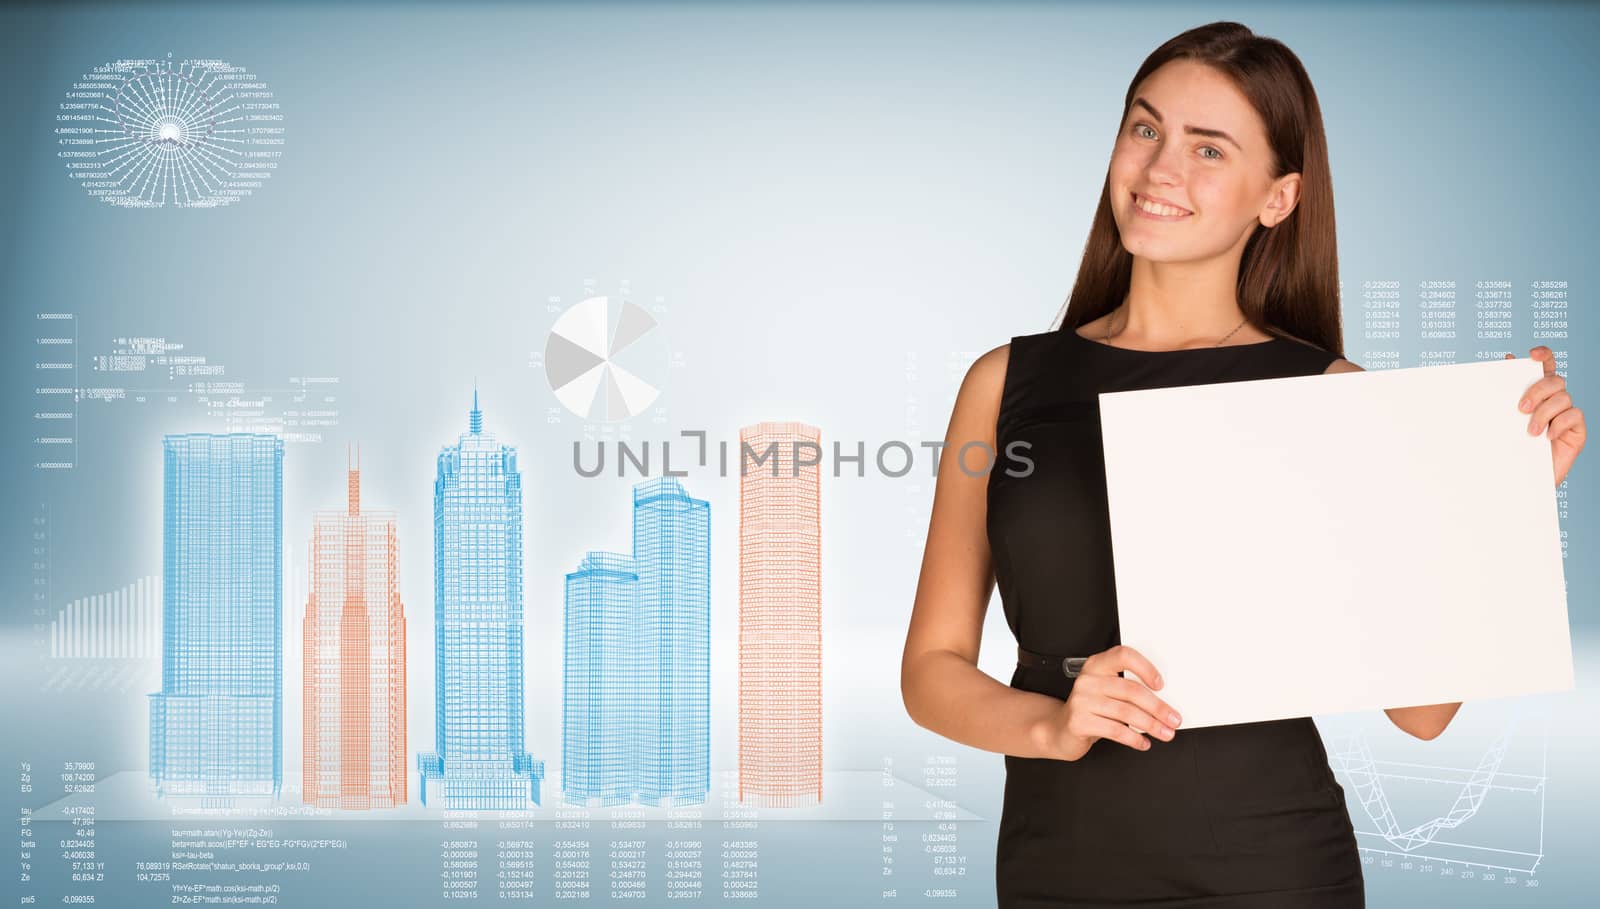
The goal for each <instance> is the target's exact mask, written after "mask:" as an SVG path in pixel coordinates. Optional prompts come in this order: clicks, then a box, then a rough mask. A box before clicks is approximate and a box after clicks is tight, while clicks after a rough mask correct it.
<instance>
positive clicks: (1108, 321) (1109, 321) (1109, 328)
mask: <svg viewBox="0 0 1600 909" xmlns="http://www.w3.org/2000/svg"><path fill="white" fill-rule="evenodd" d="M1118 308H1119V309H1120V308H1121V307H1118ZM1248 321H1250V317H1249V316H1245V317H1244V319H1243V321H1241V322H1240V323H1239V324H1238V325H1235V326H1234V327H1233V331H1230V332H1228V333H1227V334H1225V335H1223V336H1222V341H1226V340H1228V339H1229V338H1231V337H1233V335H1234V332H1237V331H1238V330H1239V329H1241V328H1243V327H1244V323H1245V322H1248ZM1110 326H1111V320H1110V319H1107V320H1106V336H1105V338H1103V339H1102V340H1104V341H1106V342H1107V344H1108V345H1109V344H1110V341H1111V327H1110ZM1222 341H1218V342H1217V343H1215V344H1213V345H1211V346H1212V347H1221V346H1222ZM1112 346H1115V345H1112ZM1182 349H1183V348H1179V350H1182Z"/></svg>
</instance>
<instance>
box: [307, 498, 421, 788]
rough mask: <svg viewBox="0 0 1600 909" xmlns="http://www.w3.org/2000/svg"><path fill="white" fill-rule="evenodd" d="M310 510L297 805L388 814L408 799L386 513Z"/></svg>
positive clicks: (401, 649)
mask: <svg viewBox="0 0 1600 909" xmlns="http://www.w3.org/2000/svg"><path fill="white" fill-rule="evenodd" d="M348 490H349V491H348V500H347V504H346V509H345V510H344V511H323V512H318V513H317V515H316V517H315V519H314V520H313V523H312V532H311V585H310V587H311V592H310V596H309V598H308V599H307V602H306V618H305V627H304V635H305V663H304V675H305V700H304V709H305V717H304V720H305V723H304V727H303V728H304V733H303V739H304V745H305V751H304V759H305V764H304V769H303V777H302V779H303V784H304V789H305V801H306V802H307V803H308V804H312V805H317V806H319V807H324V808H347V809H365V808H392V807H394V806H396V805H403V804H405V801H406V768H407V764H406V619H405V611H404V607H403V606H402V605H401V603H400V577H399V571H398V564H399V560H398V555H399V543H398V535H397V533H396V529H395V517H394V513H393V512H384V511H367V512H364V511H362V510H361V472H360V470H359V469H358V467H351V468H350V470H349V482H348Z"/></svg>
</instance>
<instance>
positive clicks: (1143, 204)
mask: <svg viewBox="0 0 1600 909" xmlns="http://www.w3.org/2000/svg"><path fill="white" fill-rule="evenodd" d="M1133 204H1135V205H1137V206H1139V207H1140V208H1141V209H1143V210H1145V211H1147V212H1149V213H1150V214H1152V215H1161V216H1162V217H1172V216H1173V215H1187V214H1189V212H1186V211H1184V210H1183V209H1181V208H1173V207H1172V206H1170V205H1159V204H1157V203H1155V202H1150V201H1148V200H1146V199H1145V198H1144V197H1143V196H1140V195H1135V196H1134V197H1133Z"/></svg>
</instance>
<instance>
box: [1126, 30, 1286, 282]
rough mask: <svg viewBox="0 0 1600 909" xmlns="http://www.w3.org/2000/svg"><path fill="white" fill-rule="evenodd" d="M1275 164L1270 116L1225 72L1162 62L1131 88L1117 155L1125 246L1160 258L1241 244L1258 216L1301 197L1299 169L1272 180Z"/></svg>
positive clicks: (1190, 256) (1281, 213) (1280, 213)
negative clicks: (1147, 208) (1148, 208)
mask: <svg viewBox="0 0 1600 909" xmlns="http://www.w3.org/2000/svg"><path fill="white" fill-rule="evenodd" d="M1271 165H1272V149H1271V148H1270V147H1269V146H1268V144H1267V133H1266V126H1265V124H1263V123H1262V122H1261V117H1260V116H1259V115H1258V114H1257V113H1256V111H1255V108H1253V107H1251V106H1250V102H1249V101H1247V100H1245V97H1244V95H1242V94H1240V92H1239V90H1238V89H1237V88H1235V87H1234V85H1233V83H1232V82H1231V81H1229V79H1228V78H1227V77H1226V76H1224V75H1222V74H1221V73H1218V72H1217V71H1216V70H1214V69H1212V68H1211V67H1209V66H1206V65H1205V64H1202V63H1196V62H1194V61H1192V60H1174V61H1172V62H1170V63H1167V64H1164V65H1163V66H1161V67H1160V68H1159V69H1157V70H1156V71H1155V72H1153V73H1151V74H1150V75H1149V76H1148V77H1146V78H1145V80H1144V82H1143V83H1142V84H1140V85H1139V86H1138V88H1137V90H1136V91H1135V93H1134V102H1133V104H1132V105H1131V106H1130V107H1129V108H1128V117H1127V119H1126V120H1124V121H1123V123H1122V131H1121V132H1120V133H1119V134H1118V135H1117V144H1116V147H1115V148H1114V149H1113V150H1112V153H1111V169H1110V174H1109V177H1110V186H1109V188H1110V193H1111V212H1112V215H1113V217H1114V218H1115V220H1116V222H1117V229H1118V231H1119V232H1120V233H1121V235H1122V245H1123V247H1124V248H1126V249H1127V250H1128V252H1130V253H1132V254H1134V255H1136V256H1142V257H1144V258H1146V259H1150V260H1153V261H1161V262H1187V261H1195V260H1203V259H1209V258H1212V257H1215V256H1219V255H1222V254H1224V253H1227V252H1230V251H1233V250H1234V249H1235V248H1236V247H1237V249H1239V250H1242V249H1243V248H1244V242H1245V240H1247V239H1248V238H1249V235H1250V232H1251V231H1253V230H1254V229H1255V226H1256V225H1257V224H1265V225H1267V226H1269V227H1270V226H1273V225H1275V224H1277V223H1278V222H1279V221H1282V220H1283V219H1284V218H1285V217H1287V216H1288V214H1289V212H1290V211H1292V210H1293V208H1294V204H1295V201H1296V199H1297V197H1298V192H1299V175H1298V174H1286V175H1284V176H1283V177H1281V178H1279V179H1278V180H1274V179H1272V176H1271V172H1270V170H1269V168H1270V167H1271ZM1147 197H1148V199H1147ZM1141 203H1145V204H1148V205H1150V206H1152V207H1154V208H1156V209H1157V212H1155V213H1152V212H1147V211H1144V210H1141V209H1140V207H1139V206H1140V204H1141ZM1163 204H1164V205H1165V206H1166V207H1165V208H1162V207H1161V206H1162V205H1163ZM1174 209H1177V211H1174Z"/></svg>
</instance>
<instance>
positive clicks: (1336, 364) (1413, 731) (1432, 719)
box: [1325, 360, 1461, 739]
mask: <svg viewBox="0 0 1600 909" xmlns="http://www.w3.org/2000/svg"><path fill="white" fill-rule="evenodd" d="M1364 371H1365V370H1363V369H1362V368H1361V367H1359V366H1357V365H1356V364H1354V363H1352V362H1350V361H1349V360H1334V361H1333V363H1332V364H1331V365H1329V366H1328V368H1327V370H1325V373H1326V374H1330V375H1331V374H1333V373H1340V372H1364ZM1460 709H1461V702H1460V701H1454V702H1451V703H1449V704H1427V705H1424V706H1420V707H1385V708H1384V709H1383V712H1384V714H1385V715H1386V716H1388V717H1389V722H1391V723H1393V724H1395V725H1396V726H1398V727H1400V730H1401V731H1402V732H1405V733H1407V734H1408V735H1414V736H1416V737H1417V738H1419V739H1434V738H1438V737H1439V733H1441V732H1443V731H1444V727H1446V726H1448V725H1450V721H1451V720H1452V719H1454V718H1455V715H1456V711H1457V710H1460Z"/></svg>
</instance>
